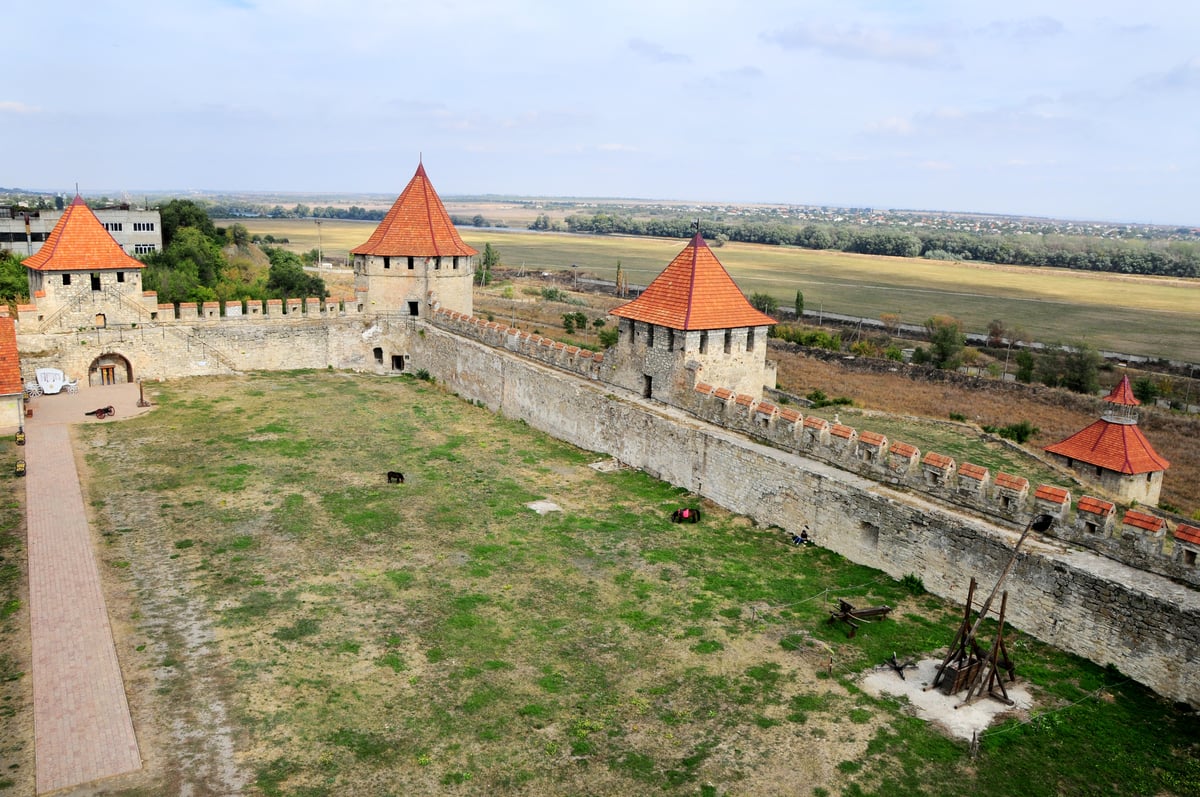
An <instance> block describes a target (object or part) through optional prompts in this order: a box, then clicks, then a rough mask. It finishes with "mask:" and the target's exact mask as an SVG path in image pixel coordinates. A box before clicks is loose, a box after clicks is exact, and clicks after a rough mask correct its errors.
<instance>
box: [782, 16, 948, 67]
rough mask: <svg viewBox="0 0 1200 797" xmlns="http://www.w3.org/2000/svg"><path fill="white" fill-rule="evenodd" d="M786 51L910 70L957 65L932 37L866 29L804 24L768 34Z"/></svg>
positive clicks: (860, 26) (944, 43) (939, 40)
mask: <svg viewBox="0 0 1200 797" xmlns="http://www.w3.org/2000/svg"><path fill="white" fill-rule="evenodd" d="M763 38H765V39H766V40H767V41H769V42H773V43H775V44H778V45H779V46H780V47H783V48H784V49H786V50H812V51H815V52H818V53H823V54H825V55H833V56H837V57H839V58H848V59H851V60H868V61H880V62H884V63H899V64H905V65H907V66H919V67H933V66H947V65H951V64H953V63H955V62H956V60H957V59H956V58H955V53H954V51H953V48H952V47H951V46H950V45H949V44H948V43H947V42H945V41H944V40H942V39H940V38H938V37H936V36H934V35H931V34H928V33H924V34H919V33H900V32H897V31H892V30H888V29H885V28H879V27H866V26H863V25H849V26H833V25H822V24H818V23H808V22H800V23H797V24H795V25H793V26H791V27H789V28H785V29H783V30H780V31H776V32H774V33H768V34H764V36H763Z"/></svg>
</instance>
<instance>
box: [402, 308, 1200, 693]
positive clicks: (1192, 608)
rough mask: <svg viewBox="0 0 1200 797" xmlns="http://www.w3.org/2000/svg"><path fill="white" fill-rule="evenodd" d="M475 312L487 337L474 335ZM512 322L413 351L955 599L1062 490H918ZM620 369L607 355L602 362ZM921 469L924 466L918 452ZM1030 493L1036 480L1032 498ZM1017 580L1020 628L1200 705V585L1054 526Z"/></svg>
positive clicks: (1014, 608) (692, 483)
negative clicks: (645, 387) (538, 352)
mask: <svg viewBox="0 0 1200 797" xmlns="http://www.w3.org/2000/svg"><path fill="white" fill-rule="evenodd" d="M436 320H439V318H435V321H436ZM463 323H469V324H471V325H472V327H470V328H474V329H475V330H477V331H478V334H476V335H471V336H469V337H470V338H472V339H467V338H468V336H467V335H466V334H464V327H463V326H462V324H463ZM507 334H508V333H507V332H506V331H504V330H503V329H502V328H501V327H498V326H492V325H490V324H486V323H480V324H475V323H474V322H464V321H463V320H462V319H455V324H454V328H453V329H449V328H447V329H441V328H428V329H427V330H426V334H425V335H423V336H420V337H419V338H417V339H415V340H413V341H412V344H413V350H414V351H413V359H414V362H418V363H420V364H421V367H423V368H425V369H427V370H428V371H429V372H430V373H431V374H433V375H434V376H436V377H437V378H438V379H439V380H441V381H442V382H444V383H445V384H446V385H447V386H449V387H450V388H451V389H452V390H454V391H455V392H457V393H458V394H459V395H460V396H462V397H463V398H466V399H468V400H472V401H479V402H482V403H483V404H485V405H486V406H487V407H489V408H490V409H492V410H493V411H496V412H500V413H503V414H504V415H505V416H507V417H510V418H519V419H522V420H524V421H526V422H527V423H529V424H530V425H531V426H533V427H534V428H537V429H540V430H542V431H544V432H546V433H548V434H551V435H553V436H554V437H557V438H559V439H562V440H565V441H567V442H570V443H572V444H574V445H577V446H580V447H581V448H586V449H589V450H592V451H598V452H601V453H604V454H607V455H609V456H612V457H615V458H616V459H618V460H620V461H621V462H623V463H626V464H629V465H632V466H633V467H636V468H639V469H642V470H645V471H646V472H648V473H649V474H651V475H652V476H655V477H657V478H661V479H663V480H665V481H668V482H670V483H671V484H674V485H676V486H679V487H682V488H684V489H687V490H691V491H693V492H695V493H697V494H699V495H702V496H704V497H706V498H709V499H711V500H712V501H714V502H715V503H717V504H719V505H721V506H723V507H726V508H728V509H730V510H731V511H734V512H738V513H742V514H745V515H747V516H749V517H751V518H753V519H754V520H755V521H757V522H758V523H760V524H764V525H774V526H778V527H780V528H782V529H784V530H786V531H797V532H798V531H799V530H800V529H801V528H803V527H804V526H806V525H807V526H811V528H812V529H814V530H815V531H816V535H817V536H816V541H817V542H818V544H820V545H823V546H825V547H828V548H830V549H832V550H834V551H837V552H838V553H840V554H842V555H844V556H846V557H847V558H848V559H850V560H852V561H855V562H858V563H861V564H864V565H868V566H871V567H876V568H879V569H880V570H883V571H885V572H887V573H888V574H890V575H892V576H893V577H896V578H901V577H903V576H905V575H907V574H910V573H912V574H917V575H919V576H920V577H921V579H922V580H923V582H924V584H925V586H926V588H927V589H929V590H930V591H931V592H933V593H935V594H938V595H941V596H943V597H945V598H948V599H950V600H954V601H962V600H964V599H965V597H966V591H967V585H968V582H969V580H970V578H971V577H972V576H974V577H976V578H977V579H978V580H979V581H980V583H981V584H983V585H984V588H985V589H986V588H987V585H988V583H989V582H991V581H993V580H994V579H995V578H996V577H998V575H999V573H1000V571H1001V570H1002V569H1003V567H1004V565H1005V564H1006V563H1007V562H1008V560H1009V558H1010V556H1011V554H1012V549H1013V546H1014V545H1015V543H1016V540H1017V538H1018V536H1019V533H1020V529H1021V528H1023V525H1024V522H1025V521H1026V520H1027V519H1028V516H1029V514H1030V513H1032V512H1035V511H1043V506H1046V504H1045V503H1044V502H1045V501H1046V500H1047V499H1050V497H1049V496H1046V497H1043V498H1039V497H1037V496H1036V491H1035V497H1034V498H1033V499H1032V501H1031V502H1029V503H1021V504H1020V505H1019V506H1018V505H1017V504H1015V503H1014V504H1013V505H1011V506H1008V507H1000V508H995V507H994V508H992V509H991V510H990V511H988V512H986V513H985V512H981V511H980V510H981V509H982V508H985V507H980V506H974V507H970V508H969V509H968V507H967V506H965V505H963V504H961V503H959V504H956V503H952V502H951V501H950V500H949V499H951V498H952V497H953V495H954V493H955V492H956V491H957V489H958V485H957V483H956V482H954V481H948V482H947V483H945V484H943V485H939V486H937V487H936V488H935V489H927V490H918V489H914V488H915V487H918V486H920V485H921V483H922V480H923V478H924V477H923V476H922V477H920V478H919V479H918V478H916V477H912V476H906V477H905V478H906V479H907V480H908V481H907V483H905V484H901V483H900V481H899V477H898V476H897V482H896V483H895V484H890V483H889V481H888V479H887V478H882V479H881V478H879V477H880V475H881V473H882V472H873V473H869V474H860V473H857V472H855V469H854V468H851V467H845V465H848V464H851V462H850V458H851V457H854V456H856V455H855V454H854V453H853V452H854V451H856V450H857V449H856V448H855V447H854V446H853V445H852V444H851V443H849V442H843V443H840V444H834V443H832V442H829V443H824V442H821V443H819V444H818V443H814V446H815V445H821V446H825V447H826V448H827V449H828V451H829V453H830V460H831V461H832V460H835V459H837V460H839V462H838V464H837V465H834V464H831V463H826V462H822V461H819V460H818V459H816V458H814V457H812V456H810V454H811V453H812V451H811V450H810V451H804V450H801V449H800V448H798V447H793V449H792V450H786V449H785V448H784V447H782V446H778V445H774V444H773V445H767V444H765V443H760V442H756V441H755V440H753V439H749V438H748V436H747V433H746V429H745V428H736V427H737V426H738V425H742V426H744V427H747V428H748V427H749V425H750V424H752V423H755V420H754V418H753V416H758V415H762V413H759V412H758V411H757V409H755V408H753V407H750V406H747V405H746V404H745V403H739V402H738V401H737V400H736V398H734V399H733V400H732V401H729V402H727V403H726V405H725V408H723V409H720V412H724V411H725V410H726V409H728V408H729V407H737V408H739V409H737V410H732V411H734V412H737V413H738V414H739V415H740V414H741V412H742V409H741V408H743V407H745V408H746V409H745V418H746V420H745V421H744V423H743V424H722V423H719V421H720V418H719V414H718V412H717V410H718V408H717V407H716V406H714V404H715V402H713V396H714V395H715V393H716V390H715V389H713V392H712V393H709V394H707V396H702V397H700V398H699V399H698V401H697V405H699V406H698V407H697V408H696V409H707V410H708V417H703V416H702V415H701V414H699V413H697V412H690V411H688V410H686V409H685V408H679V407H672V406H668V405H664V404H662V403H661V402H657V401H651V400H647V399H642V398H640V397H637V396H636V395H634V394H631V393H629V392H627V391H619V392H616V391H614V389H613V388H612V386H611V385H609V384H607V383H606V382H604V381H603V379H592V378H589V379H580V378H578V376H579V374H578V373H577V372H573V373H569V372H568V371H575V369H573V368H567V369H560V368H557V367H552V366H551V364H549V363H545V362H537V361H536V360H534V359H525V358H522V357H514V356H509V355H506V354H504V353H502V352H501V351H500V347H499V346H497V345H495V344H493V343H489V342H486V341H488V340H490V339H500V340H503V339H504V338H503V337H501V336H502V335H507ZM604 367H605V366H604V364H603V362H602V363H601V371H602V370H603V368H604ZM698 392H702V391H698ZM706 403H708V404H709V406H708V407H707V408H706V407H704V405H705V404H706ZM752 410H753V412H752ZM776 414H777V415H781V413H779V412H778V410H777V411H776ZM758 422H759V423H760V424H761V421H758ZM775 425H776V428H777V429H778V428H779V427H780V426H781V425H788V426H790V430H789V431H788V434H793V435H794V434H795V428H796V425H797V424H796V423H795V422H794V421H793V422H792V423H790V424H787V423H786V422H785V424H780V422H779V420H778V418H777V419H776V420H775ZM799 425H800V426H801V427H803V423H801V424H799ZM766 428H770V422H769V421H768V423H767V427H766ZM831 437H832V434H831ZM835 445H838V446H841V448H840V453H835V452H836V451H838V449H835V448H834V446H835ZM888 461H889V459H888V457H884V458H883V460H882V462H884V463H887V462H888ZM843 463H844V464H843ZM882 467H884V468H888V467H890V466H889V465H887V464H884V465H882ZM907 467H908V470H909V471H910V472H911V473H917V472H918V468H917V465H916V464H915V457H914V458H913V459H911V460H910V464H909V466H907ZM922 467H923V466H922ZM901 470H904V468H903V467H902V468H901ZM1018 492H1020V491H1018ZM1027 493H1028V485H1026V490H1025V497H1026V498H1028V494H1027ZM981 500H983V501H989V500H991V499H981ZM1050 500H1052V502H1053V503H1052V504H1051V506H1050V507H1049V508H1051V509H1053V508H1054V506H1053V504H1054V503H1057V504H1058V512H1059V514H1058V517H1060V518H1062V519H1061V520H1060V521H1059V523H1058V526H1060V527H1062V526H1068V527H1071V526H1073V525H1074V523H1075V520H1074V516H1070V515H1067V514H1066V513H1065V512H1066V510H1065V509H1064V508H1063V506H1064V504H1065V505H1069V503H1070V501H1069V500H1068V501H1066V502H1061V503H1060V502H1058V501H1056V500H1054V499H1050ZM1001 509H1002V510H1003V511H1001ZM1005 512H1007V513H1008V514H1009V517H1007V518H1006V517H1005V516H1004V513H1005ZM985 514H986V515H989V516H988V517H985V516H984V515H985ZM1125 527H1126V524H1122V529H1124V528H1125ZM1071 533H1074V532H1071ZM1089 533H1090V532H1089ZM1006 587H1007V589H1008V590H1009V592H1010V600H1009V604H1008V608H1009V621H1010V622H1011V623H1013V624H1015V625H1016V626H1017V627H1019V628H1021V629H1022V630H1024V631H1026V632H1028V633H1030V634H1033V635H1034V636H1036V637H1038V638H1039V639H1042V640H1045V641H1047V642H1049V643H1051V644H1054V645H1056V646H1058V647H1060V648H1062V649H1064V650H1067V651H1070V652H1073V653H1076V654H1078V655H1081V656H1084V657H1086V658H1089V659H1091V660H1092V661H1095V662H1098V663H1100V664H1104V665H1108V664H1112V665H1114V666H1116V667H1118V668H1119V669H1120V670H1121V671H1123V672H1125V673H1126V674H1128V675H1130V676H1131V677H1133V678H1135V679H1137V680H1138V681H1140V682H1142V683H1145V684H1147V685H1149V686H1150V687H1151V688H1153V689H1155V690H1156V691H1157V692H1159V693H1160V694H1163V695H1165V696H1167V697H1170V698H1172V699H1174V700H1180V701H1185V702H1188V703H1190V704H1192V705H1200V591H1197V590H1196V589H1194V588H1192V587H1190V586H1187V585H1184V584H1181V583H1178V582H1177V581H1173V580H1171V579H1169V578H1166V577H1164V576H1162V575H1159V574H1156V573H1152V572H1146V571H1144V570H1136V569H1134V568H1131V567H1129V566H1126V565H1123V564H1121V563H1119V562H1117V561H1114V560H1113V559H1110V558H1108V557H1107V556H1101V555H1100V554H1099V553H1097V551H1096V550H1088V549H1083V548H1080V547H1078V546H1073V545H1066V544H1064V543H1063V542H1061V541H1059V540H1056V539H1053V538H1039V539H1036V540H1030V541H1027V542H1026V544H1025V547H1023V548H1022V552H1021V554H1020V555H1019V557H1018V560H1017V562H1016V564H1015V566H1014V568H1013V571H1012V573H1011V574H1010V576H1009V579H1008V581H1007V582H1006ZM846 597H853V596H846ZM948 632H949V629H948ZM946 641H947V644H949V642H950V640H949V639H947V640H946Z"/></svg>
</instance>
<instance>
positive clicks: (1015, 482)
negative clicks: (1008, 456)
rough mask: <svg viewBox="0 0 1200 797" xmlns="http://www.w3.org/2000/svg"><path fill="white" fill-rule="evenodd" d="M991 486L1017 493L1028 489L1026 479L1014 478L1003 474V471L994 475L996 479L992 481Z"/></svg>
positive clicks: (1008, 474) (1022, 477)
mask: <svg viewBox="0 0 1200 797" xmlns="http://www.w3.org/2000/svg"><path fill="white" fill-rule="evenodd" d="M992 484H994V485H996V486H997V487H1003V488H1004V489H1005V490H1012V491H1014V492H1018V493H1019V492H1023V491H1025V490H1028V489H1029V479H1026V478H1025V477H1024V476H1014V475H1012V474H1011V473H1004V472H1003V471H999V472H997V473H996V477H995V478H994V479H992Z"/></svg>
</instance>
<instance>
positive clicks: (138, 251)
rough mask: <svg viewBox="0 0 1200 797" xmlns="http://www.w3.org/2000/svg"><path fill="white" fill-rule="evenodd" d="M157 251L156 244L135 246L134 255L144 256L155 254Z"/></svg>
mask: <svg viewBox="0 0 1200 797" xmlns="http://www.w3.org/2000/svg"><path fill="white" fill-rule="evenodd" d="M155 249H156V247H155V246H154V244H134V245H133V253H134V254H135V255H144V254H146V253H147V252H153V251H154V250H155Z"/></svg>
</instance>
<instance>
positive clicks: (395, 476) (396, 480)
mask: <svg viewBox="0 0 1200 797" xmlns="http://www.w3.org/2000/svg"><path fill="white" fill-rule="evenodd" d="M387 479H388V484H404V474H403V473H401V472H400V471H398V470H389V471H388V472H387Z"/></svg>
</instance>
